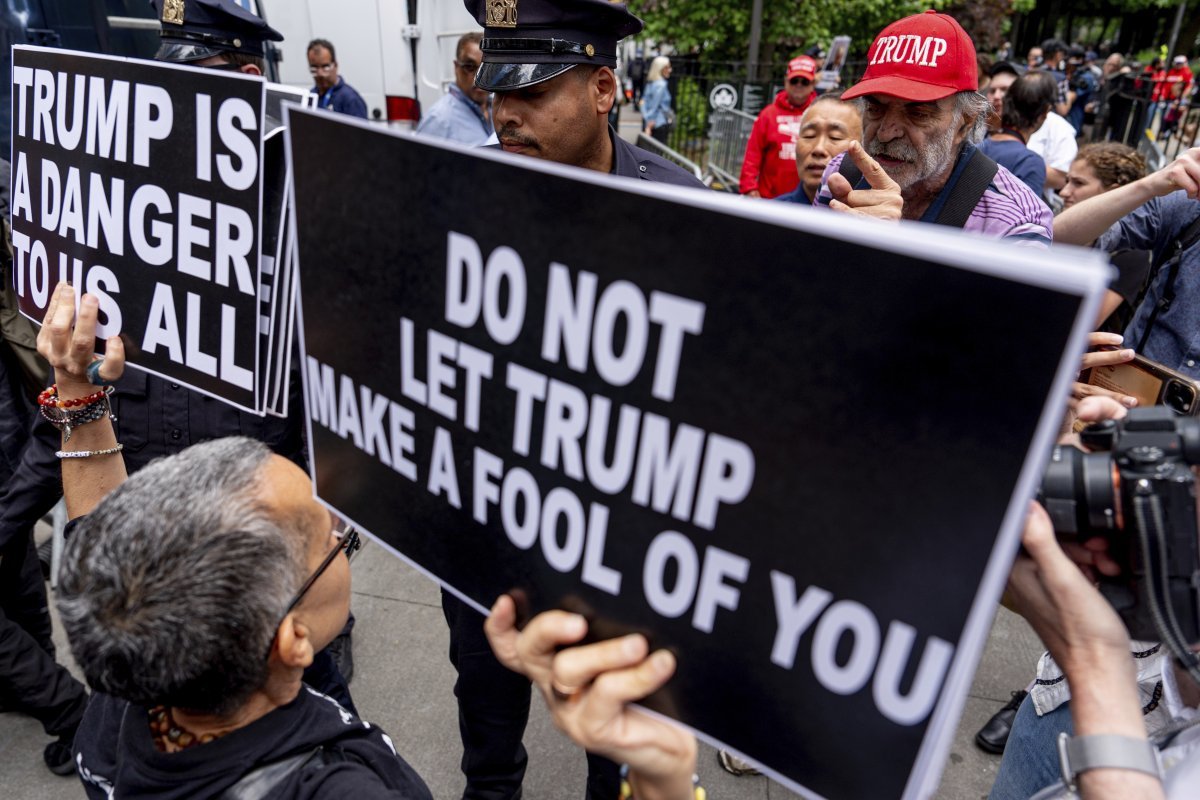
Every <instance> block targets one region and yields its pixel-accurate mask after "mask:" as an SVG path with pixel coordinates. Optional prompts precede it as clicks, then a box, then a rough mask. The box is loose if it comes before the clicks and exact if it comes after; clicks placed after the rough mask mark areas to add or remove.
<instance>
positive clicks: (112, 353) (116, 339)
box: [100, 336, 125, 383]
mask: <svg viewBox="0 0 1200 800" xmlns="http://www.w3.org/2000/svg"><path fill="white" fill-rule="evenodd" d="M124 373H125V342H124V341H123V340H122V339H121V337H120V336H111V337H109V338H108V340H107V341H106V342H105V343H104V359H103V360H102V361H101V363H100V377H101V378H103V379H104V380H105V381H106V382H107V383H112V382H113V381H115V380H116V379H117V378H119V377H121V376H122V375H123V374H124Z"/></svg>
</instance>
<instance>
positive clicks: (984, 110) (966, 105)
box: [954, 89, 992, 144]
mask: <svg viewBox="0 0 1200 800" xmlns="http://www.w3.org/2000/svg"><path fill="white" fill-rule="evenodd" d="M991 109H992V104H991V103H990V102H988V99H987V98H986V97H984V96H983V95H982V94H981V93H979V92H977V91H975V90H974V89H968V90H966V91H965V92H959V93H958V94H956V95H954V113H955V122H954V124H955V127H957V126H959V125H961V124H962V123H963V122H964V121H965V120H968V119H970V120H973V122H972V124H971V127H970V128H969V129H968V130H967V141H968V142H970V143H971V144H979V143H980V142H982V141H983V137H985V136H987V129H988V112H989V111H991Z"/></svg>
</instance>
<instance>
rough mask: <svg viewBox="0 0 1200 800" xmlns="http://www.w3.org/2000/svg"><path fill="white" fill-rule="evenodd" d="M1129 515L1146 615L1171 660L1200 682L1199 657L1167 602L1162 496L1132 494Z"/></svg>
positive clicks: (1166, 568)
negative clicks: (1133, 525) (1138, 552)
mask: <svg viewBox="0 0 1200 800" xmlns="http://www.w3.org/2000/svg"><path fill="white" fill-rule="evenodd" d="M1133 515H1134V518H1135V519H1136V521H1137V535H1138V539H1139V540H1140V541H1139V545H1140V547H1141V554H1142V564H1143V566H1144V567H1145V570H1146V580H1145V590H1146V598H1147V600H1148V601H1149V602H1148V605H1149V607H1150V616H1151V618H1152V619H1153V620H1154V627H1155V628H1156V629H1157V630H1158V635H1159V636H1160V637H1161V638H1162V641H1163V644H1165V645H1166V646H1167V650H1169V651H1170V653H1171V655H1172V656H1173V657H1174V658H1175V660H1176V661H1177V662H1178V663H1179V665H1180V666H1182V667H1183V668H1184V669H1185V670H1186V671H1187V673H1188V675H1190V676H1191V678H1192V680H1194V681H1195V682H1196V683H1198V684H1200V656H1197V655H1196V653H1194V652H1192V648H1191V642H1189V641H1188V640H1187V637H1186V636H1184V635H1183V631H1182V630H1181V628H1180V625H1179V619H1178V617H1177V616H1176V614H1175V607H1174V605H1173V604H1172V603H1171V587H1170V579H1171V576H1170V574H1169V569H1168V567H1167V560H1168V553H1167V535H1166V530H1167V527H1166V520H1165V519H1164V515H1163V507H1162V498H1160V497H1159V496H1158V495H1154V494H1151V495H1146V496H1135V497H1134V498H1133Z"/></svg>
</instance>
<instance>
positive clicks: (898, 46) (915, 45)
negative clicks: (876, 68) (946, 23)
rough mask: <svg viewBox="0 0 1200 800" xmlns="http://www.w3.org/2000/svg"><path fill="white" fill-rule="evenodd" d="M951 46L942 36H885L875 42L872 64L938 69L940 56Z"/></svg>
mask: <svg viewBox="0 0 1200 800" xmlns="http://www.w3.org/2000/svg"><path fill="white" fill-rule="evenodd" d="M948 46H949V45H948V44H947V43H946V40H945V39H943V38H941V37H940V36H916V35H914V34H902V35H900V36H884V37H882V38H880V39H877V40H876V41H875V52H874V54H873V55H872V56H871V63H872V64H919V65H920V66H922V67H936V66H937V60H938V58H939V57H940V56H943V55H945V53H946V48H947V47H948Z"/></svg>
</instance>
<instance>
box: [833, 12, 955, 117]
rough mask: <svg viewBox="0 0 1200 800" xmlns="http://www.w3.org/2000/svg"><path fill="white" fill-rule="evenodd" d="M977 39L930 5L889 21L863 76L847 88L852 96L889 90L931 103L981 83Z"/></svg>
mask: <svg viewBox="0 0 1200 800" xmlns="http://www.w3.org/2000/svg"><path fill="white" fill-rule="evenodd" d="M978 69H979V67H978V65H977V63H976V61H975V44H974V43H973V42H972V41H971V37H970V36H968V35H967V32H966V31H964V30H963V29H962V26H961V25H959V24H958V22H957V21H956V20H955V19H954V17H951V16H949V15H947V14H939V13H937V12H936V11H926V12H925V13H924V14H914V15H912V16H911V17H905V18H904V19H902V20H898V21H896V22H893V23H892V24H891V25H888V26H887V27H886V28H884V29H883V31H881V32H880V34H879V35H878V36H877V37H875V42H874V44H872V45H871V49H870V50H868V51H867V71H866V74H864V75H863V79H862V80H861V81H859V82H858V83H856V84H855V85H854V86H852V87H851V88H849V89H847V90H846V91H845V92H844V93H843V94H842V99H843V100H851V99H853V98H855V97H861V96H863V95H865V94H886V95H890V96H892V97H899V98H901V99H902V100H908V101H910V102H914V103H929V102H932V101H934V100H940V99H942V98H943V97H949V96H950V95H952V94H955V93H957V92H964V91H968V90H969V91H976V90H977V89H978V88H979V73H978Z"/></svg>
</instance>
